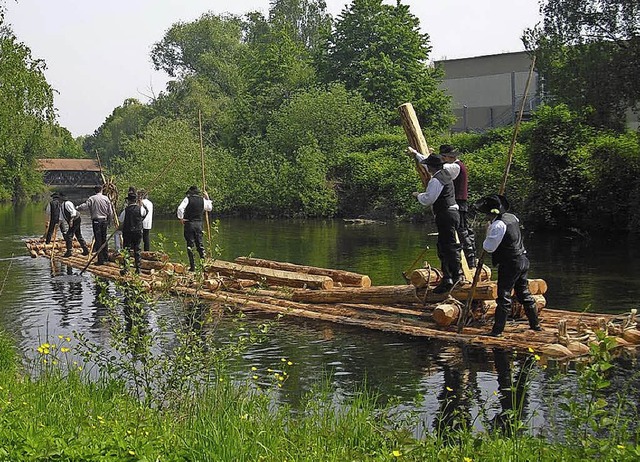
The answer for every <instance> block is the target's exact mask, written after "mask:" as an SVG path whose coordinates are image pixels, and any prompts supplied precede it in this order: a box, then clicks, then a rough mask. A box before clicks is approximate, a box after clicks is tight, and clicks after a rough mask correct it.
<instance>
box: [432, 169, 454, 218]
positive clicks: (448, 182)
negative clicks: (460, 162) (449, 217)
mask: <svg viewBox="0 0 640 462" xmlns="http://www.w3.org/2000/svg"><path fill="white" fill-rule="evenodd" d="M433 178H435V179H436V180H438V181H439V182H440V183H441V184H442V186H443V188H442V192H441V193H440V195H439V196H438V198H437V199H436V201H435V202H434V203H433V213H441V212H444V211H446V210H447V209H448V208H449V207H451V206H452V205H455V204H456V192H455V189H454V187H453V180H452V179H451V175H450V174H449V172H447V171H446V170H445V169H442V170H438V171H437V172H436V173H435V174H434V175H433Z"/></svg>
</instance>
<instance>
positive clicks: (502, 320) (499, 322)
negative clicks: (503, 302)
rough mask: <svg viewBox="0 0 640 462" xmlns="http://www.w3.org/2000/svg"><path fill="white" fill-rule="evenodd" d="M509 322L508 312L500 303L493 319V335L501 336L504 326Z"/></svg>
mask: <svg viewBox="0 0 640 462" xmlns="http://www.w3.org/2000/svg"><path fill="white" fill-rule="evenodd" d="M506 324H507V312H506V311H505V310H504V309H502V308H501V307H500V306H499V305H498V306H497V307H496V314H495V316H494V319H493V328H492V329H491V333H490V334H489V335H491V336H492V337H501V336H502V332H503V331H504V326H505V325H506Z"/></svg>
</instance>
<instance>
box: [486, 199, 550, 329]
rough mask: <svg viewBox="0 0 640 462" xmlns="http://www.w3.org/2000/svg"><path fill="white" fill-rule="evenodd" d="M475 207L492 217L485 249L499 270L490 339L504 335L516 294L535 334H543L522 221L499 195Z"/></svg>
mask: <svg viewBox="0 0 640 462" xmlns="http://www.w3.org/2000/svg"><path fill="white" fill-rule="evenodd" d="M474 206H475V208H476V210H478V211H479V212H481V213H485V214H487V215H488V217H489V226H488V227H487V236H486V238H485V240H484V242H483V243H482V247H483V248H484V250H485V251H487V252H489V253H491V255H492V260H493V265H494V266H497V267H498V298H497V299H496V303H497V305H498V306H497V307H496V314H495V319H494V322H493V328H492V329H491V333H490V335H492V336H494V337H499V336H501V335H502V332H503V331H504V327H505V324H506V322H507V316H508V315H509V314H510V313H511V292H512V291H515V293H516V297H517V299H518V301H519V302H520V303H521V304H522V306H523V307H524V312H525V314H526V315H527V318H528V319H529V327H530V328H531V329H532V330H535V331H539V330H542V328H541V327H540V322H539V320H538V310H537V309H536V303H535V300H534V299H533V297H532V296H531V293H530V292H529V282H528V280H527V272H528V271H529V259H528V258H527V251H526V250H525V248H524V244H523V240H522V233H521V232H520V221H519V220H518V217H516V216H515V215H514V214H512V213H507V211H508V210H509V202H508V201H507V198H506V197H504V196H501V195H499V194H491V195H489V196H486V197H483V198H482V199H480V200H479V201H478V202H476V203H475V205H474Z"/></svg>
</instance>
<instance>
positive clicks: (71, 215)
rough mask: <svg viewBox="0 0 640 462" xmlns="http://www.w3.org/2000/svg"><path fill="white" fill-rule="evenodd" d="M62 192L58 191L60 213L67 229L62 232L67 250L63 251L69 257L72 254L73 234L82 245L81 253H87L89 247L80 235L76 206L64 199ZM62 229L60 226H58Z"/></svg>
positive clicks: (61, 221) (79, 221)
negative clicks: (60, 202)
mask: <svg viewBox="0 0 640 462" xmlns="http://www.w3.org/2000/svg"><path fill="white" fill-rule="evenodd" d="M64 197H65V196H64V194H63V193H60V199H61V201H62V204H61V206H60V215H61V217H62V218H64V223H65V224H66V226H65V227H66V228H67V231H66V232H64V231H63V233H62V235H63V236H64V242H65V244H66V247H67V251H66V252H65V254H64V256H65V257H70V256H71V255H73V237H74V236H75V238H76V239H78V242H79V243H80V247H82V255H89V248H88V247H87V242H86V241H85V240H84V237H82V230H81V229H80V225H81V221H82V220H81V219H80V213H79V212H78V211H77V210H76V207H75V206H74V205H73V202H71V201H69V200H65V198H64ZM60 223H61V224H62V223H63V220H60ZM60 229H62V228H60Z"/></svg>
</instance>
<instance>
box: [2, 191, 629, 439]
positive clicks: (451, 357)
mask: <svg viewBox="0 0 640 462" xmlns="http://www.w3.org/2000/svg"><path fill="white" fill-rule="evenodd" d="M44 205H45V204H35V203H31V204H27V205H24V206H18V207H12V206H8V205H0V223H1V224H2V227H1V228H0V287H2V303H1V307H0V326H2V327H3V328H4V329H6V330H7V331H9V332H11V333H13V334H14V336H15V338H16V340H17V342H18V344H19V345H20V347H21V348H22V349H23V350H24V351H26V352H33V349H34V347H36V346H37V345H38V344H39V342H41V341H43V340H45V339H50V338H52V337H53V338H55V337H57V335H65V336H66V335H70V334H71V333H72V331H79V332H83V333H85V335H87V336H88V337H89V338H90V339H92V340H94V341H96V342H102V343H107V342H108V337H109V333H108V328H107V327H106V323H105V314H106V313H105V309H104V308H103V307H101V305H100V304H99V303H98V302H97V294H98V289H97V287H96V283H95V282H94V280H93V278H92V276H91V275H90V274H89V273H85V274H84V275H80V274H78V273H79V271H78V270H74V271H71V274H68V273H67V271H65V270H64V268H62V271H59V270H56V272H55V273H53V274H52V269H51V265H50V263H49V261H48V260H47V259H45V258H38V259H32V258H30V257H29V256H28V254H27V253H26V250H25V247H24V243H23V240H24V239H26V238H30V237H36V236H41V235H42V232H43V229H44V222H45V216H44V213H43V210H44ZM83 232H84V235H85V237H88V238H89V239H88V240H90V238H91V235H92V234H91V230H90V223H89V220H88V219H87V218H86V217H84V218H83ZM433 232H434V229H430V228H429V227H428V226H427V225H424V224H409V223H403V224H395V223H394V224H377V225H349V224H345V223H344V222H343V221H341V220H333V221H267V220H237V219H223V220H222V221H221V223H220V225H219V234H218V235H217V236H215V237H214V240H215V242H217V243H218V245H219V246H220V248H221V258H222V259H226V260H233V259H234V258H235V257H237V256H241V255H249V254H251V255H253V256H256V257H260V258H267V259H273V260H280V261H289V262H294V263H301V264H307V265H313V266H321V267H329V268H339V269H345V270H351V271H356V272H360V273H365V274H368V275H369V276H370V277H371V279H372V281H373V283H374V284H377V285H382V284H403V283H404V279H403V277H402V272H403V271H405V270H407V269H408V266H409V265H411V263H412V262H413V261H414V260H415V258H416V257H417V256H418V255H419V254H420V252H422V250H423V249H424V248H425V246H429V247H430V249H429V250H428V251H427V253H426V256H425V259H426V260H428V261H429V262H431V263H432V264H437V261H438V260H437V257H436V253H435V240H436V237H435V235H432V234H431V233H433ZM181 233H182V228H181V226H180V224H179V223H178V222H177V220H175V219H173V218H167V219H160V218H155V219H154V229H153V230H152V240H153V239H156V240H157V239H158V236H159V235H160V234H162V235H163V236H164V240H165V246H166V247H167V249H168V250H169V252H170V253H173V255H174V257H175V258H180V256H179V253H178V251H179V250H182V249H183V238H182V234H181ZM174 242H177V243H178V248H177V249H176V248H174V245H173V243H174ZM526 245H527V248H528V252H529V254H530V257H531V261H532V267H531V271H530V277H538V278H543V279H545V280H546V281H547V283H548V286H549V291H548V293H547V294H546V296H547V300H548V307H549V308H563V309H572V310H583V309H586V308H588V307H592V308H593V309H597V310H598V311H611V312H623V311H626V310H629V309H630V308H637V307H638V301H639V300H640V279H638V278H637V276H636V275H637V274H638V272H639V271H640V263H639V260H638V242H637V240H635V239H633V238H621V239H610V240H596V239H591V240H584V239H581V240H577V239H574V240H570V239H565V238H561V237H554V236H541V235H530V236H527V240H526ZM160 310H164V311H165V312H166V314H169V313H170V307H169V306H168V305H163V306H161V307H160ZM543 315H544V312H543ZM257 321H259V320H257ZM257 321H256V322H257ZM151 324H152V327H155V326H154V325H153V320H152V321H151ZM487 329H489V327H487ZM282 357H287V358H290V359H291V360H292V361H293V362H294V363H295V365H294V367H293V368H292V370H291V371H290V374H291V375H290V378H289V380H288V381H287V382H286V383H285V386H284V387H283V388H282V399H283V400H285V401H288V402H290V403H292V404H295V403H297V402H298V401H299V400H300V399H301V397H302V396H303V395H304V393H305V392H307V391H308V390H309V389H310V387H311V386H312V385H313V384H316V383H318V381H319V380H320V379H322V378H326V377H327V376H328V377H330V382H331V383H332V384H333V385H334V386H335V388H336V390H337V392H336V393H337V394H339V395H349V394H350V393H352V392H353V390H354V389H356V388H358V387H360V386H361V385H362V384H363V383H365V382H366V383H367V385H368V386H369V387H371V388H373V389H375V390H376V391H378V392H379V393H380V394H381V396H382V397H383V398H384V399H391V398H394V399H397V400H398V402H399V404H398V406H397V408H398V409H399V410H402V409H410V410H416V411H420V412H423V413H424V426H425V428H427V429H433V427H434V425H435V424H434V422H435V419H436V416H443V415H445V417H446V415H448V413H449V412H450V411H451V410H452V409H453V408H456V409H459V410H464V411H465V412H466V413H467V414H468V417H469V419H474V418H475V417H477V415H478V413H479V411H480V409H481V408H483V409H487V410H488V411H489V416H490V417H491V416H492V415H497V414H498V413H499V412H500V411H501V410H502V409H503V408H505V407H508V406H509V401H510V400H509V397H508V396H505V395H504V394H503V393H502V392H499V393H498V394H497V395H496V394H495V393H494V392H495V391H499V390H501V389H504V388H505V386H507V385H508V383H506V382H505V380H506V381H507V382H508V379H509V378H510V377H511V375H513V374H517V373H518V371H519V370H520V369H522V367H523V362H524V358H523V357H519V356H514V355H512V354H507V353H505V352H502V351H493V350H484V349H480V348H475V347H473V348H472V347H464V346H460V345H458V344H451V343H446V342H441V341H433V340H427V339H416V338H412V337H409V336H403V335H393V334H387V333H382V332H376V331H369V330H362V329H358V328H353V327H345V326H340V325H334V324H330V323H320V322H312V321H304V320H285V321H282V322H280V323H278V324H277V325H276V326H275V329H274V331H273V335H271V336H270V337H269V340H268V341H266V342H265V343H262V344H260V345H258V346H256V347H255V348H252V349H251V350H250V351H248V352H247V353H246V354H245V355H244V357H243V358H242V359H241V360H240V361H238V364H237V369H238V370H239V371H243V370H245V371H246V370H249V366H255V367H258V369H260V370H266V369H267V368H269V367H273V366H274V364H278V362H279V361H280V358H282ZM621 363H622V364H623V365H624V369H625V370H624V371H622V372H620V375H619V376H618V377H617V378H616V379H615V380H616V381H617V383H618V384H619V386H620V387H622V386H623V385H624V384H625V383H627V382H629V380H630V377H631V375H632V374H633V373H634V372H635V371H636V369H637V368H636V362H635V359H634V358H627V359H622V360H621ZM558 367H560V366H556V367H554V365H552V367H550V368H549V369H548V370H547V371H545V372H544V373H540V374H538V375H536V376H535V377H534V378H533V383H532V389H531V391H530V393H528V394H527V396H525V397H524V398H525V402H526V403H527V411H526V415H527V418H528V419H530V422H531V423H532V425H533V426H534V427H536V428H540V427H541V423H542V422H543V421H544V420H545V418H546V416H548V413H549V410H548V409H549V406H548V404H547V403H545V402H544V400H542V396H550V395H551V396H553V395H557V394H558V393H560V392H561V391H562V390H566V389H571V388H572V387H573V386H574V382H575V380H574V377H573V375H572V372H571V366H570V365H569V367H568V368H566V374H563V375H562V378H561V379H560V380H555V379H554V380H550V379H549V375H550V374H551V373H552V372H557V370H558ZM562 368H564V366H562ZM635 388H636V389H638V388H639V387H635ZM451 390H452V391H451ZM454 397H455V398H454ZM416 398H418V401H416ZM447 402H452V403H453V404H452V405H447V406H445V403H447ZM445 420H446V419H445Z"/></svg>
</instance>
